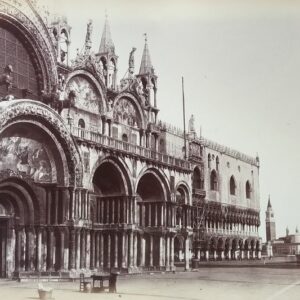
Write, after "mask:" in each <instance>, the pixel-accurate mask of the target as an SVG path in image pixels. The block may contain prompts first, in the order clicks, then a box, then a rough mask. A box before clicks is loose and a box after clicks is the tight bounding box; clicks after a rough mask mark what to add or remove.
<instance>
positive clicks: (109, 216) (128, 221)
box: [92, 157, 137, 270]
mask: <svg viewBox="0 0 300 300" xmlns="http://www.w3.org/2000/svg"><path fill="white" fill-rule="evenodd" d="M92 185H93V193H94V195H93V198H94V199H95V206H94V208H93V215H94V217H93V222H94V223H95V226H96V227H99V230H97V231H96V232H95V235H96V236H98V237H97V239H96V240H97V241H98V242H99V245H100V246H99V247H100V248H101V247H102V248H101V249H102V250H100V251H99V253H98V254H97V258H96V261H95V263H96V264H99V265H101V264H102V265H103V268H104V269H105V270H109V269H110V268H112V267H114V268H117V269H129V268H131V267H133V266H134V265H135V266H136V264H137V257H136V255H135V256H134V257H133V252H134V251H137V250H136V245H137V235H136V234H133V232H129V231H127V227H128V226H132V224H133V223H134V222H135V217H136V216H135V206H136V204H135V197H133V196H132V190H131V183H130V178H129V175H128V173H127V170H126V168H125V166H124V165H123V163H122V162H121V161H119V160H118V159H116V158H114V157H107V158H105V159H103V160H102V161H100V162H99V164H98V165H97V168H96V170H95V172H94V176H93V179H92ZM133 247H135V250H133ZM134 253H137V252H134Z"/></svg>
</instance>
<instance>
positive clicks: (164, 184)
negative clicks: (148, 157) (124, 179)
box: [136, 168, 171, 202]
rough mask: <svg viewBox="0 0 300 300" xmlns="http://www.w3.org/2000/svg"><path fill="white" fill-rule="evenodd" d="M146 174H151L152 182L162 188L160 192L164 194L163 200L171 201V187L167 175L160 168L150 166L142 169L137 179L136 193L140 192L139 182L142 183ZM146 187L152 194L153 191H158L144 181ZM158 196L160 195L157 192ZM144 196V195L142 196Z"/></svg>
mask: <svg viewBox="0 0 300 300" xmlns="http://www.w3.org/2000/svg"><path fill="white" fill-rule="evenodd" d="M145 176H150V178H151V179H150V180H151V182H152V183H154V184H155V186H156V187H158V189H161V191H160V192H162V193H161V196H163V202H166V201H171V197H170V188H169V182H168V180H167V178H166V177H165V175H164V174H163V173H161V172H160V171H159V170H157V169H155V168H148V169H146V170H142V171H141V172H140V174H139V176H138V178H137V180H136V194H139V184H140V183H141V180H142V179H143V178H145ZM148 178H149V177H148ZM143 185H144V187H146V189H147V191H148V190H149V191H148V192H149V193H150V194H152V192H153V191H154V192H157V191H155V189H154V188H151V187H150V189H149V188H147V184H146V183H144V184H143ZM156 196H158V194H157V193H156ZM141 198H143V197H141Z"/></svg>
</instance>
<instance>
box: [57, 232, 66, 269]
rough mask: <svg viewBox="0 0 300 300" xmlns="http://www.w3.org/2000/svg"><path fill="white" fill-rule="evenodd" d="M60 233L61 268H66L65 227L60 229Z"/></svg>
mask: <svg viewBox="0 0 300 300" xmlns="http://www.w3.org/2000/svg"><path fill="white" fill-rule="evenodd" d="M59 234H60V249H59V250H60V251H59V267H58V269H59V270H63V269H64V265H65V232H64V230H63V229H61V230H60V231H59Z"/></svg>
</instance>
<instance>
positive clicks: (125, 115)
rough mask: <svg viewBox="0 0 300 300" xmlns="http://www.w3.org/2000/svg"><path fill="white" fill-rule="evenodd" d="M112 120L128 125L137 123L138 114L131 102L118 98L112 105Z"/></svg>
mask: <svg viewBox="0 0 300 300" xmlns="http://www.w3.org/2000/svg"><path fill="white" fill-rule="evenodd" d="M113 117H114V120H115V121H116V122H119V123H121V124H125V125H129V126H137V125H138V122H139V120H138V115H137V112H136V109H135V108H134V106H133V104H132V103H131V102H130V101H128V100H127V99H124V98H122V99H120V100H118V102H117V103H116V104H115V106H114V113H113Z"/></svg>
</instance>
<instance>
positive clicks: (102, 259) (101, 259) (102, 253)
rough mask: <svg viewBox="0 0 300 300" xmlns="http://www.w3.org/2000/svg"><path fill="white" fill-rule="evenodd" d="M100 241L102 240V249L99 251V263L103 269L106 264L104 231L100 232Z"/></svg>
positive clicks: (100, 245) (100, 246)
mask: <svg viewBox="0 0 300 300" xmlns="http://www.w3.org/2000/svg"><path fill="white" fill-rule="evenodd" d="M99 241H100V244H99V248H100V251H99V265H100V268H101V269H103V265H104V236H103V232H102V231H100V232H99Z"/></svg>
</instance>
